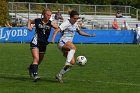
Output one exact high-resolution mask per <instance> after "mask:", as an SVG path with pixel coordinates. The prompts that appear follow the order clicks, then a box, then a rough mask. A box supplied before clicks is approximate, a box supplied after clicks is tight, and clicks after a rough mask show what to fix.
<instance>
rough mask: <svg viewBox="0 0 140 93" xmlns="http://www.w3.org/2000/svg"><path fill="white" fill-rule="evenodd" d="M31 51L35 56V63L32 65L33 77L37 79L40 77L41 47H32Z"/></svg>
mask: <svg viewBox="0 0 140 93" xmlns="http://www.w3.org/2000/svg"><path fill="white" fill-rule="evenodd" d="M31 53H32V56H33V63H32V64H31V65H30V67H29V68H30V71H31V72H32V74H33V78H34V79H35V80H37V79H38V63H39V49H38V48H32V49H31Z"/></svg>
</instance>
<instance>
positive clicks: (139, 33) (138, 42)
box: [136, 24, 140, 45]
mask: <svg viewBox="0 0 140 93" xmlns="http://www.w3.org/2000/svg"><path fill="white" fill-rule="evenodd" d="M136 34H137V36H136V39H137V44H139V45H140V40H139V39H140V27H139V26H138V24H136Z"/></svg>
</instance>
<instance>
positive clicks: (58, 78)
mask: <svg viewBox="0 0 140 93" xmlns="http://www.w3.org/2000/svg"><path fill="white" fill-rule="evenodd" d="M55 78H56V79H57V80H58V81H59V82H60V83H63V80H62V75H61V74H57V75H56V76H55Z"/></svg>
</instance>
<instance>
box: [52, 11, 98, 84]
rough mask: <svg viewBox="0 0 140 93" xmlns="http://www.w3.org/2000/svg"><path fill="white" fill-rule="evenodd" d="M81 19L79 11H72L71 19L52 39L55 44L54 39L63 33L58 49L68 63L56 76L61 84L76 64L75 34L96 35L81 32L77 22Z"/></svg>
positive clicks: (58, 29) (65, 22)
mask: <svg viewBox="0 0 140 93" xmlns="http://www.w3.org/2000/svg"><path fill="white" fill-rule="evenodd" d="M78 19H79V13H78V12H77V11H74V10H72V11H71V12H70V19H68V20H66V21H64V22H63V23H62V24H61V25H60V27H59V28H57V29H56V30H55V31H54V33H53V37H52V43H54V39H55V37H56V35H57V33H58V32H59V31H60V32H61V37H60V40H59V43H58V48H59V49H60V50H61V51H62V52H63V55H64V56H65V57H66V62H65V65H64V67H63V68H62V69H61V70H60V72H59V73H58V74H57V75H56V79H57V80H58V81H59V82H61V83H62V82H63V80H62V76H63V75H64V74H65V73H66V72H68V71H69V70H70V68H71V67H72V65H73V64H74V63H75V59H74V54H75V51H76V46H75V45H74V44H73V43H72V41H73V37H74V35H75V32H78V33H79V34H80V35H83V36H88V37H93V36H96V34H87V33H85V32H82V31H80V29H79V27H78V24H77V22H76V21H77V20H78Z"/></svg>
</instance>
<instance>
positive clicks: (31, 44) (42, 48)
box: [30, 43, 47, 53]
mask: <svg viewBox="0 0 140 93" xmlns="http://www.w3.org/2000/svg"><path fill="white" fill-rule="evenodd" d="M46 47H47V45H38V44H37V45H36V44H33V43H30V48H31V49H33V48H38V49H39V53H45V52H46Z"/></svg>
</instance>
